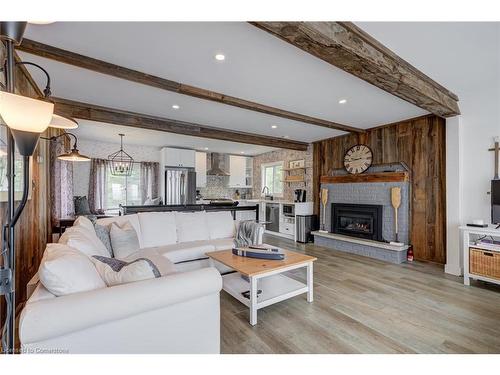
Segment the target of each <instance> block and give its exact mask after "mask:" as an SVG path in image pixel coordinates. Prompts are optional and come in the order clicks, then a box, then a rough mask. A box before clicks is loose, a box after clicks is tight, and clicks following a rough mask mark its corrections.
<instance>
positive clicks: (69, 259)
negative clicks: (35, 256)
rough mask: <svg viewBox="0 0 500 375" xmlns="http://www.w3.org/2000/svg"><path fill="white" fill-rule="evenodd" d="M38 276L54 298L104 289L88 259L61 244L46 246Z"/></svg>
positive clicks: (104, 285)
mask: <svg viewBox="0 0 500 375" xmlns="http://www.w3.org/2000/svg"><path fill="white" fill-rule="evenodd" d="M38 275H39V277H40V282H41V283H42V285H43V286H44V287H45V288H46V289H47V290H48V291H49V292H50V293H52V294H54V295H56V296H64V295H67V294H73V293H79V292H86V291H89V290H94V289H100V288H105V287H106V284H105V283H104V281H103V280H102V278H101V276H100V275H99V273H98V272H97V270H96V268H95V266H94V264H93V263H92V261H91V260H90V258H89V257H87V256H85V255H84V254H82V253H81V252H80V251H77V250H75V249H72V248H70V247H68V246H66V245H63V244H47V248H46V249H45V253H44V255H43V258H42V261H41V263H40V267H39V268H38Z"/></svg>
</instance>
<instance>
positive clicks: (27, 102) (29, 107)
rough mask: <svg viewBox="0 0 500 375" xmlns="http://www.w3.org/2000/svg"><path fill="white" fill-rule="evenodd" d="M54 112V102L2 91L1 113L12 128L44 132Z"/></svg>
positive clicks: (0, 98) (0, 94) (0, 99)
mask: <svg viewBox="0 0 500 375" xmlns="http://www.w3.org/2000/svg"><path fill="white" fill-rule="evenodd" d="M53 112H54V104H53V103H50V102H45V101H43V100H37V99H32V98H28V97H26V96H22V95H16V94H11V93H8V92H5V91H2V92H0V115H1V116H2V118H3V120H4V121H5V123H6V124H7V126H8V127H9V128H11V129H14V130H20V131H23V132H30V133H42V132H44V131H45V129H47V127H48V126H49V124H50V121H51V119H52V114H53Z"/></svg>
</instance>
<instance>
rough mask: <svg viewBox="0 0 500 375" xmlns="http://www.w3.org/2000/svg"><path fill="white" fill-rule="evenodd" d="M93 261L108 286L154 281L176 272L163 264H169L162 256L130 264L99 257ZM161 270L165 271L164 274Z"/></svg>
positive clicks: (140, 259) (95, 257)
mask: <svg viewBox="0 0 500 375" xmlns="http://www.w3.org/2000/svg"><path fill="white" fill-rule="evenodd" d="M91 259H92V261H93V262H94V265H95V266H96V268H97V271H98V272H99V274H100V275H101V277H102V279H103V280H104V282H105V283H106V285H107V286H113V285H119V284H125V283H131V282H135V281H141V280H148V279H154V278H158V277H162V276H164V275H165V274H167V273H171V272H174V271H173V268H172V266H171V265H165V264H163V263H169V262H168V260H167V259H166V258H164V257H162V256H160V255H158V256H156V257H154V256H153V257H148V258H145V257H141V258H137V259H135V260H132V261H130V262H126V261H124V260H119V259H116V258H107V257H102V256H98V255H95V256H93V257H92V258H91ZM160 270H163V273H162V272H161V271H160Z"/></svg>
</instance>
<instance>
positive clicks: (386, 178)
mask: <svg viewBox="0 0 500 375" xmlns="http://www.w3.org/2000/svg"><path fill="white" fill-rule="evenodd" d="M408 181H410V174H409V173H408V172H380V173H362V174H346V175H340V176H321V177H320V182H321V183H322V184H343V183H344V184H346V183H362V182H408Z"/></svg>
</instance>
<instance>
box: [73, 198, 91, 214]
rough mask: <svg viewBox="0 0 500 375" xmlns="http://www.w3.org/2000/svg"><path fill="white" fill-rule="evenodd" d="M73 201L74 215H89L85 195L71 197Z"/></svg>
mask: <svg viewBox="0 0 500 375" xmlns="http://www.w3.org/2000/svg"><path fill="white" fill-rule="evenodd" d="M73 201H74V203H75V215H76V216H80V215H91V214H92V212H90V206H89V201H88V199H87V197H86V196H75V197H73Z"/></svg>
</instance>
